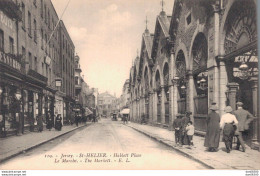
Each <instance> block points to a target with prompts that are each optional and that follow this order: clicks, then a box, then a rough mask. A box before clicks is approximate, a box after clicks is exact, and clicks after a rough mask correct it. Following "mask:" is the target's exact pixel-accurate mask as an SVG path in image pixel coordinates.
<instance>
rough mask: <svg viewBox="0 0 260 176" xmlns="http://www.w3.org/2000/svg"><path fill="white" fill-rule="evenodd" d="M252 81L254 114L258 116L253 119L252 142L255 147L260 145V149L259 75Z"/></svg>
mask: <svg viewBox="0 0 260 176" xmlns="http://www.w3.org/2000/svg"><path fill="white" fill-rule="evenodd" d="M250 82H251V83H252V86H251V88H252V101H253V115H254V116H255V117H257V118H256V119H255V120H254V121H253V138H252V142H253V146H254V147H253V148H255V147H258V149H259V137H260V136H259V133H260V131H259V127H260V124H259V123H260V120H259V109H258V107H259V99H258V97H259V96H258V95H259V94H258V79H257V77H253V78H251V79H250Z"/></svg>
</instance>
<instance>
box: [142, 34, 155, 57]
mask: <svg viewBox="0 0 260 176" xmlns="http://www.w3.org/2000/svg"><path fill="white" fill-rule="evenodd" d="M143 40H144V43H145V46H146V49H147V53H148V57H149V59H151V53H152V47H153V35H150V33H149V31H148V33H144V34H143Z"/></svg>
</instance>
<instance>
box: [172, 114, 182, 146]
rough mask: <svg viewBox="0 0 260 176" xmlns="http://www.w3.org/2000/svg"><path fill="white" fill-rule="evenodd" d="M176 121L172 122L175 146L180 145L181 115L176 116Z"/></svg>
mask: <svg viewBox="0 0 260 176" xmlns="http://www.w3.org/2000/svg"><path fill="white" fill-rule="evenodd" d="M176 117H177V118H176V119H175V120H174V121H173V129H174V131H175V144H176V146H177V145H179V144H180V143H181V130H182V129H181V127H182V115H181V114H179V113H178V114H177V115H176Z"/></svg>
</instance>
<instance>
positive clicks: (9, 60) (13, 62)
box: [0, 51, 24, 72]
mask: <svg viewBox="0 0 260 176" xmlns="http://www.w3.org/2000/svg"><path fill="white" fill-rule="evenodd" d="M21 58H22V56H21V55H14V54H10V53H5V52H3V51H0V63H1V64H3V65H5V66H8V68H10V67H11V68H12V69H15V70H17V71H20V72H24V64H23V63H22V61H21Z"/></svg>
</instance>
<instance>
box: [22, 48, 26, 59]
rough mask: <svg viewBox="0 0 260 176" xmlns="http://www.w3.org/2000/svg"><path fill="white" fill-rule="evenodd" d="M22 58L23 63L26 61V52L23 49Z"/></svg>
mask: <svg viewBox="0 0 260 176" xmlns="http://www.w3.org/2000/svg"><path fill="white" fill-rule="evenodd" d="M22 56H23V61H26V51H25V48H24V47H22Z"/></svg>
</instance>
